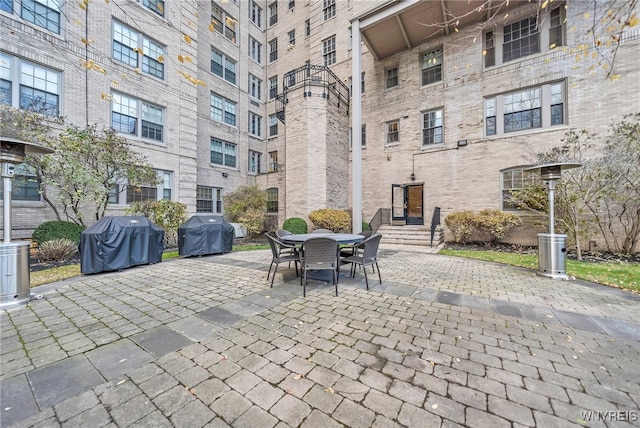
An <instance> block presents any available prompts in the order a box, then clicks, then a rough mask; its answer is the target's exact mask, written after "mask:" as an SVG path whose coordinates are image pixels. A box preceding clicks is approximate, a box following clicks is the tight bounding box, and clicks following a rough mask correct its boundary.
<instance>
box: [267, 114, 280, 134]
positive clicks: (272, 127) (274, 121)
mask: <svg viewBox="0 0 640 428" xmlns="http://www.w3.org/2000/svg"><path fill="white" fill-rule="evenodd" d="M276 135H278V118H277V117H276V115H275V114H271V115H269V137H275V136H276Z"/></svg>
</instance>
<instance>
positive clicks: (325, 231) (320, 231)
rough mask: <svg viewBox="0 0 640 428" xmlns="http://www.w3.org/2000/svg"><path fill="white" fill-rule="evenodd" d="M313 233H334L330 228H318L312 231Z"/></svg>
mask: <svg viewBox="0 0 640 428" xmlns="http://www.w3.org/2000/svg"><path fill="white" fill-rule="evenodd" d="M311 233H333V230H329V229H316V230H313V231H311Z"/></svg>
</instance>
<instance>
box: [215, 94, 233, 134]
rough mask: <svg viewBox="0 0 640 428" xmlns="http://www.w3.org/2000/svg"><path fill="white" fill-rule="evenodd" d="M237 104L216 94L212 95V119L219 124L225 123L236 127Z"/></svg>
mask: <svg viewBox="0 0 640 428" xmlns="http://www.w3.org/2000/svg"><path fill="white" fill-rule="evenodd" d="M236 106H237V104H236V103H235V102H233V101H231V100H228V99H226V98H225V97H223V96H221V95H218V94H216V93H211V118H212V119H213V120H217V121H218V122H224V123H226V124H228V125H231V126H236V122H237V121H236Z"/></svg>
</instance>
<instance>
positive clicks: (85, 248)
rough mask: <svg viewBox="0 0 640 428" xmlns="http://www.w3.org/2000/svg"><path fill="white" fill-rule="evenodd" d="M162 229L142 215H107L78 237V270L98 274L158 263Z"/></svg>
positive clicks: (160, 258) (161, 243)
mask: <svg viewBox="0 0 640 428" xmlns="http://www.w3.org/2000/svg"><path fill="white" fill-rule="evenodd" d="M163 240H164V230H162V229H161V228H160V227H158V226H157V225H156V224H154V223H153V222H152V221H150V220H149V219H148V218H146V217H142V216H106V217H102V218H101V219H100V220H98V221H97V222H96V223H94V224H93V225H91V226H89V227H88V228H87V229H85V230H84V231H83V232H82V234H81V235H80V246H79V250H80V271H81V272H82V273H98V272H106V271H113V270H120V269H125V268H128V267H131V266H137V265H144V264H150V263H158V262H161V261H162V252H163V250H164V243H163Z"/></svg>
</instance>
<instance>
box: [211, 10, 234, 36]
mask: <svg viewBox="0 0 640 428" xmlns="http://www.w3.org/2000/svg"><path fill="white" fill-rule="evenodd" d="M237 22H238V21H236V20H235V19H234V18H233V17H232V16H230V15H229V14H227V12H225V11H224V10H222V9H220V8H219V7H218V6H216V5H215V4H212V6H211V25H212V26H213V29H214V30H215V31H217V32H218V33H220V34H222V35H223V36H225V37H226V38H227V39H229V40H231V41H232V42H233V43H235V42H236V24H237Z"/></svg>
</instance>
